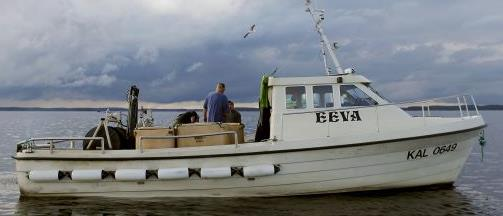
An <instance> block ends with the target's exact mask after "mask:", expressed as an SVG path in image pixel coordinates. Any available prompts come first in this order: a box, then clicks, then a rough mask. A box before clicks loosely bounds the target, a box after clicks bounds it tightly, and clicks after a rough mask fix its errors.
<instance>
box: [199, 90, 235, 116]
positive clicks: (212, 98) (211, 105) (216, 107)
mask: <svg viewBox="0 0 503 216" xmlns="http://www.w3.org/2000/svg"><path fill="white" fill-rule="evenodd" d="M227 103H228V100H227V96H225V95H224V94H220V93H218V92H211V93H209V94H208V96H206V99H205V100H204V105H203V107H204V108H205V109H206V110H207V112H208V122H224V113H227V112H229V105H228V104H227Z"/></svg>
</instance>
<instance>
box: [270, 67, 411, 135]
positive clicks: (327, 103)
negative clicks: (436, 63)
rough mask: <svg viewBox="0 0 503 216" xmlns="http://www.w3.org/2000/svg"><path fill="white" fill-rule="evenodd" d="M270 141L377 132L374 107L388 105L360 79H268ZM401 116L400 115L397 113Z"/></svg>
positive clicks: (359, 77) (357, 77) (348, 77)
mask: <svg viewBox="0 0 503 216" xmlns="http://www.w3.org/2000/svg"><path fill="white" fill-rule="evenodd" d="M268 86H269V92H268V93H269V101H270V102H271V107H272V109H271V119H270V122H271V132H270V138H271V139H276V140H301V139H311V138H326V137H331V136H338V135H343V134H347V133H350V132H353V131H365V132H366V133H368V132H371V131H376V130H378V129H377V128H376V123H375V121H376V118H377V116H376V113H375V110H374V109H375V108H372V107H375V106H377V105H384V104H389V102H388V101H387V100H386V99H384V98H383V97H381V96H380V95H379V93H378V92H377V91H375V90H374V89H373V88H372V87H371V86H370V80H368V79H367V78H365V77H364V76H362V75H357V74H354V73H347V74H342V75H336V76H314V77H287V78H281V77H269V80H268ZM398 112H400V113H404V112H403V111H401V110H400V111H398Z"/></svg>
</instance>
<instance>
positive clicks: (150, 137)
mask: <svg viewBox="0 0 503 216" xmlns="http://www.w3.org/2000/svg"><path fill="white" fill-rule="evenodd" d="M226 134H232V135H234V145H235V146H236V148H237V147H238V144H239V142H238V141H239V139H238V133H237V132H236V131H222V132H215V133H203V134H191V135H175V136H141V137H140V138H139V139H140V144H139V147H140V148H139V150H140V152H141V153H143V151H144V146H143V140H147V139H154V140H166V139H167V140H169V139H177V138H192V137H205V136H218V135H226Z"/></svg>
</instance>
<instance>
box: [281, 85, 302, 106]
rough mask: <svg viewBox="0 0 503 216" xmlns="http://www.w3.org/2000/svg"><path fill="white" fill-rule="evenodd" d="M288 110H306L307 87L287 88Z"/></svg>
mask: <svg viewBox="0 0 503 216" xmlns="http://www.w3.org/2000/svg"><path fill="white" fill-rule="evenodd" d="M285 89H286V108H287V109H305V108H306V87H304V86H292V87H286V88H285Z"/></svg>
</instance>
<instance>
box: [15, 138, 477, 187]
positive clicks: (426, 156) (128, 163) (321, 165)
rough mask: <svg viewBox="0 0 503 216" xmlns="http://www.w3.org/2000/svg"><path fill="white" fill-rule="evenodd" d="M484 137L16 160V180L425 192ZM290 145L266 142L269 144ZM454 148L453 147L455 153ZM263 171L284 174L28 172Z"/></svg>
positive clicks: (26, 183)
mask: <svg viewBox="0 0 503 216" xmlns="http://www.w3.org/2000/svg"><path fill="white" fill-rule="evenodd" d="M480 130H481V129H480V128H475V129H472V130H468V131H463V132H459V133H448V134H443V135H436V136H423V137H418V138H412V139H401V140H391V141H389V142H385V141H383V142H375V143H365V144H359V145H346V146H338V145H331V144H330V143H329V144H325V146H321V147H318V148H312V149H306V150H299V151H276V152H274V151H273V152H264V153H263V154H262V153H253V154H237V155H233V154H228V155H220V156H218V157H187V158H176V157H175V158H170V157H166V158H159V157H157V158H152V159H149V158H148V157H147V156H144V157H141V158H140V157H139V158H136V159H134V158H128V159H124V158H123V159H118V160H109V159H110V158H108V159H106V160H102V159H100V158H98V159H96V158H95V159H93V160H78V159H64V160H58V159H51V160H41V159H40V158H39V159H36V160H35V159H31V160H30V159H22V157H17V158H16V159H18V160H17V163H16V164H17V177H18V183H19V186H20V191H21V194H22V195H23V196H103V197H253V196H289V195H302V194H321V193H337V192H349V191H365V190H381V189H391V188H403V187H415V186H426V185H434V184H444V183H452V182H454V181H455V180H456V178H457V176H458V175H459V173H460V172H461V169H462V167H463V164H464V162H465V161H466V159H467V158H468V156H469V154H470V152H471V149H472V147H473V145H474V144H475V143H476V142H477V138H478V134H479V132H480ZM306 142H308V141H306ZM287 144H288V143H282V144H268V143H263V145H287ZM454 144H455V147H453V145H454ZM292 145H293V144H292ZM449 145H450V146H451V147H450V149H449V151H443V152H442V154H440V151H441V150H440V148H441V147H442V146H445V147H444V150H445V149H447V147H448V146H449ZM243 146H244V145H243ZM437 147H438V148H437ZM272 148H273V147H270V149H272ZM423 149H425V150H423ZM159 151H161V150H159ZM435 151H436V152H435ZM57 153H58V152H55V153H54V154H53V155H56V154H57ZM434 153H436V154H434ZM158 154H162V152H161V153H158ZM143 155H148V154H146V153H144V154H143ZM101 158H106V154H103V155H102V156H101ZM261 164H274V165H279V167H280V171H279V172H278V173H276V174H274V175H271V176H263V177H256V178H245V177H241V176H239V175H233V176H231V177H228V178H218V179H203V178H200V177H199V176H197V175H192V176H191V177H190V178H188V179H178V180H157V179H154V180H151V179H147V180H144V181H116V180H113V179H112V180H108V179H105V180H100V181H94V182H76V181H72V180H70V179H63V180H59V181H54V182H34V181H31V180H30V179H28V172H29V171H30V170H34V169H37V170H51V169H59V170H69V171H71V170H75V169H96V168H102V169H104V170H117V169H131V168H133V169H139V168H144V169H148V170H155V169H159V168H163V169H165V168H177V167H189V168H203V167H225V166H229V167H242V166H253V165H261Z"/></svg>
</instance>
